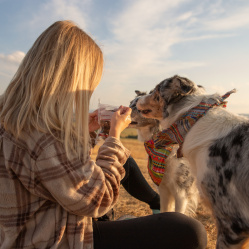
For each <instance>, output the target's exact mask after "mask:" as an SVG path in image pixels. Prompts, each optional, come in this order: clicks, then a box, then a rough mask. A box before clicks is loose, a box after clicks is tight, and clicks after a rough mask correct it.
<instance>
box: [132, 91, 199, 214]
mask: <svg viewBox="0 0 249 249" xmlns="http://www.w3.org/2000/svg"><path fill="white" fill-rule="evenodd" d="M135 92H136V94H137V96H136V97H135V99H133V100H132V101H131V102H130V108H131V109H132V113H131V121H132V122H131V124H130V126H129V127H133V128H136V129H137V131H138V139H139V140H140V141H143V142H146V141H148V140H150V139H152V136H153V135H154V134H155V133H157V132H158V131H160V129H161V128H160V122H159V121H158V120H157V119H150V118H144V117H143V116H142V115H141V114H140V113H139V112H138V110H137V107H136V104H137V101H138V99H139V98H140V97H141V96H143V95H146V93H143V92H140V91H135ZM174 147H175V152H173V151H172V153H171V154H170V157H168V158H167V159H166V160H165V164H166V165H165V171H164V174H163V177H162V178H161V183H160V185H159V186H158V191H159V195H160V212H174V211H176V212H180V213H184V214H186V215H188V216H194V215H195V211H196V209H197V206H198V199H199V193H198V190H197V187H196V181H195V179H194V177H193V176H192V174H191V172H190V166H189V163H188V161H187V160H186V159H185V158H177V157H176V150H177V149H178V145H175V146H174Z"/></svg>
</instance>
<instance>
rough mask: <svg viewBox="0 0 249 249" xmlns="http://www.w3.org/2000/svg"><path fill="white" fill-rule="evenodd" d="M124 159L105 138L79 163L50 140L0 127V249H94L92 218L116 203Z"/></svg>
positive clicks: (124, 152)
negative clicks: (16, 135)
mask: <svg viewBox="0 0 249 249" xmlns="http://www.w3.org/2000/svg"><path fill="white" fill-rule="evenodd" d="M128 156H129V151H128V150H126V149H125V148H124V147H123V145H122V144H121V142H120V141H119V140H117V139H115V138H112V137H109V138H107V139H106V141H105V143H104V144H103V145H102V146H101V147H100V149H99V153H98V156H97V158H96V163H95V162H94V161H92V160H91V159H90V158H89V159H88V160H87V162H85V163H83V162H82V160H79V159H77V158H70V159H69V158H68V157H67V156H66V154H65V150H64V148H63V145H62V144H61V143H60V142H58V141H57V140H55V139H54V138H53V136H51V135H47V134H41V133H38V132H34V133H33V134H25V138H23V139H19V140H18V141H17V140H15V139H14V138H13V136H11V135H10V134H9V133H7V132H6V131H5V130H4V129H3V128H2V127H1V126H0V248H15V249H21V248H26V249H31V248H32V249H33V248H37V249H38V248H39V249H41V248H74V249H80V248H81V249H82V248H83V249H86V248H93V235H92V229H93V228H92V217H98V216H102V215H103V214H105V213H106V212H107V211H108V210H110V208H112V207H113V205H114V204H115V203H116V201H117V198H118V194H119V187H120V180H121V179H122V177H123V176H124V174H125V170H124V168H123V167H122V165H123V164H124V163H125V162H126V160H127V158H128Z"/></svg>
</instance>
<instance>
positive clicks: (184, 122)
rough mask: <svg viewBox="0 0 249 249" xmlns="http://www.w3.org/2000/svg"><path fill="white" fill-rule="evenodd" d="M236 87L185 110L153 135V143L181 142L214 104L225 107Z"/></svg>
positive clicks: (163, 144)
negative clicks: (171, 122) (177, 118)
mask: <svg viewBox="0 0 249 249" xmlns="http://www.w3.org/2000/svg"><path fill="white" fill-rule="evenodd" d="M235 92H236V89H233V90H231V91H229V92H227V93H226V94H225V95H223V96H221V97H219V98H218V100H217V99H216V100H214V99H212V98H210V99H208V100H207V101H202V102H200V103H199V104H198V105H197V106H196V107H194V108H192V109H190V110H189V111H187V112H186V113H185V114H184V115H183V116H182V117H181V118H180V119H179V120H177V121H176V122H175V123H174V124H172V125H171V126H170V127H169V128H168V129H165V130H163V131H161V132H158V133H157V134H155V136H154V137H153V140H154V145H155V147H156V148H164V147H165V146H169V145H171V144H179V145H180V146H181V145H182V144H183V141H184V138H185V136H186V134H187V133H188V131H189V130H190V129H191V127H192V126H193V125H194V124H195V123H196V122H197V121H198V120H199V119H200V118H201V117H203V116H204V115H205V114H206V113H207V112H208V110H210V109H211V108H213V107H215V106H221V107H224V108H225V107H226V104H227V102H226V101H224V100H225V99H226V98H228V97H229V96H230V95H231V94H232V93H235Z"/></svg>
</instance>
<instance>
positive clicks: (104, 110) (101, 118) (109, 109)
mask: <svg viewBox="0 0 249 249" xmlns="http://www.w3.org/2000/svg"><path fill="white" fill-rule="evenodd" d="M117 109H118V107H117V106H112V105H108V104H99V108H98V122H99V125H100V129H99V131H98V136H97V139H98V138H99V137H101V138H102V139H106V138H107V137H108V135H109V131H110V126H111V118H112V115H113V113H114V112H116V111H117Z"/></svg>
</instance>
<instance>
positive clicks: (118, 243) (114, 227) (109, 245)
mask: <svg viewBox="0 0 249 249" xmlns="http://www.w3.org/2000/svg"><path fill="white" fill-rule="evenodd" d="M93 238H94V249H204V248H206V246H207V234H206V231H205V228H204V226H203V225H202V224H201V223H200V222H199V221H197V220H195V219H193V218H190V217H187V216H186V215H183V214H180V213H175V212H172V213H170V212H169V213H160V214H156V215H149V216H145V217H140V218H134V219H130V220H121V221H105V222H103V221H94V222H93Z"/></svg>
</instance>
